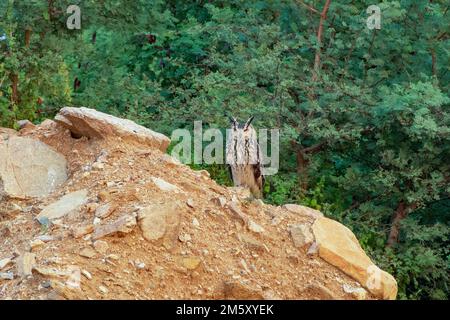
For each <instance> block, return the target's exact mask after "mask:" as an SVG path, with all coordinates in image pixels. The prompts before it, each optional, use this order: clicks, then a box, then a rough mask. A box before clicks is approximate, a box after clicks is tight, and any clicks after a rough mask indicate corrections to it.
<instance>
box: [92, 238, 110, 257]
mask: <svg viewBox="0 0 450 320" xmlns="http://www.w3.org/2000/svg"><path fill="white" fill-rule="evenodd" d="M94 248H95V250H96V251H97V252H98V253H101V254H105V253H106V252H108V249H109V245H108V243H107V242H106V241H103V240H97V241H95V242H94Z"/></svg>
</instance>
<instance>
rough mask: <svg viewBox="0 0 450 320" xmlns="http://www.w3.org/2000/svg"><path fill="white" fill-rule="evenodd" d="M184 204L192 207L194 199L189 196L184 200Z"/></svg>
mask: <svg viewBox="0 0 450 320" xmlns="http://www.w3.org/2000/svg"><path fill="white" fill-rule="evenodd" d="M186 204H187V205H188V207H190V208H194V206H195V204H194V200H192V199H191V198H189V199H187V200H186Z"/></svg>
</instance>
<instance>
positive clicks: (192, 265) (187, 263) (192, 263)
mask: <svg viewBox="0 0 450 320" xmlns="http://www.w3.org/2000/svg"><path fill="white" fill-rule="evenodd" d="M201 262H202V261H201V260H200V258H198V257H183V258H181V265H182V266H183V267H185V268H186V269H188V270H195V269H197V268H198V266H199V265H200V263H201Z"/></svg>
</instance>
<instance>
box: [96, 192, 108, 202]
mask: <svg viewBox="0 0 450 320" xmlns="http://www.w3.org/2000/svg"><path fill="white" fill-rule="evenodd" d="M110 197H111V193H110V192H109V191H108V190H101V191H100V192H99V193H98V194H97V198H98V199H99V200H100V201H102V202H105V201H108V200H109V198H110Z"/></svg>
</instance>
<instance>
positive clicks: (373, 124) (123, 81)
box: [0, 0, 450, 299]
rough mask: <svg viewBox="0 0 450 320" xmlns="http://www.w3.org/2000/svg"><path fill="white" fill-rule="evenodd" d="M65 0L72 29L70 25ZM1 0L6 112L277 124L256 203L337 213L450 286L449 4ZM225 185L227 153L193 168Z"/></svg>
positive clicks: (384, 259) (411, 271) (410, 272)
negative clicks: (375, 9)
mask: <svg viewBox="0 0 450 320" xmlns="http://www.w3.org/2000/svg"><path fill="white" fill-rule="evenodd" d="M69 2H70V4H76V5H79V6H80V8H81V29H80V30H77V29H73V30H69V29H68V28H67V27H66V21H67V18H68V17H69V16H70V13H67V12H66V9H67V6H68V5H69ZM372 4H373V1H365V0H360V1H350V0H348V1H332V0H331V1H330V0H315V1H312V0H305V1H301V0H292V1H288V0H266V1H240V0H228V1H203V0H198V1H181V0H168V1H162V0H161V1H160V0H156V1H150V0H147V1H146V0H137V1H119V0H103V1H94V0H85V1H80V0H78V1H77V0H73V1H62V0H33V1H18V0H0V17H1V18H0V39H1V40H0V51H1V56H0V125H3V126H15V125H16V124H15V123H16V120H19V119H24V118H26V119H30V120H32V121H41V120H42V119H44V118H46V117H50V116H52V115H54V113H55V112H56V111H57V110H58V109H59V108H60V107H61V106H63V105H74V106H88V107H92V108H96V109H98V110H101V111H105V112H108V113H111V114H115V115H120V116H122V117H127V118H130V119H132V120H134V121H136V122H138V123H140V124H143V125H145V126H148V127H150V128H152V129H154V130H157V131H161V132H164V133H166V134H168V135H170V133H171V131H172V130H174V129H176V128H192V125H193V121H195V120H202V121H203V125H204V126H205V127H218V128H225V127H227V126H228V122H227V121H228V120H227V118H226V117H225V116H224V114H232V115H234V116H235V117H239V118H246V117H248V116H250V115H255V116H256V118H255V119H256V120H255V126H256V127H265V128H280V130H281V135H280V140H281V141H280V142H281V157H280V158H281V160H282V161H281V167H280V172H279V173H278V174H277V175H275V176H270V177H268V179H267V181H266V185H265V198H266V201H268V202H271V203H275V204H281V203H286V202H296V203H302V204H306V205H309V206H312V207H316V208H318V209H321V210H322V211H324V212H325V214H326V215H328V216H331V217H333V218H335V219H338V220H340V221H343V222H344V223H345V224H346V225H348V226H349V227H350V228H351V229H352V230H353V231H354V232H355V233H356V234H357V236H358V238H359V239H360V241H361V244H362V245H363V247H364V248H365V249H366V251H368V253H369V254H370V255H371V257H372V258H373V259H375V260H376V261H377V263H379V264H380V265H381V266H382V267H384V268H385V269H386V270H387V271H389V272H391V273H392V274H393V275H394V276H395V277H396V279H397V281H398V282H399V290H400V294H399V297H400V298H402V299H404V298H410V299H411V298H412V299H448V297H449V294H450V293H449V279H450V276H449V270H450V269H449V267H450V255H449V246H448V244H449V240H448V237H449V230H450V229H449V209H450V199H449V193H450V184H449V179H450V173H449V172H450V170H449V169H450V163H449V161H448V159H449V158H450V143H449V142H450V141H449V140H450V126H449V125H450V112H449V103H450V100H449V96H448V93H449V78H450V74H449V72H448V69H449V49H450V47H449V34H448V32H449V30H448V26H449V21H450V19H449V13H448V9H449V5H448V3H447V1H444V0H438V1H429V0H415V1H412V0H399V1H380V3H379V4H378V6H379V7H380V9H381V28H380V29H369V28H368V26H367V24H366V21H367V18H368V17H369V14H368V13H367V11H366V10H367V8H368V7H369V5H372ZM202 167H205V168H206V169H208V170H209V171H210V172H211V174H212V176H213V177H214V178H215V179H217V180H218V182H220V183H223V184H229V183H230V179H229V177H228V175H227V171H226V168H225V166H223V165H202Z"/></svg>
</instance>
